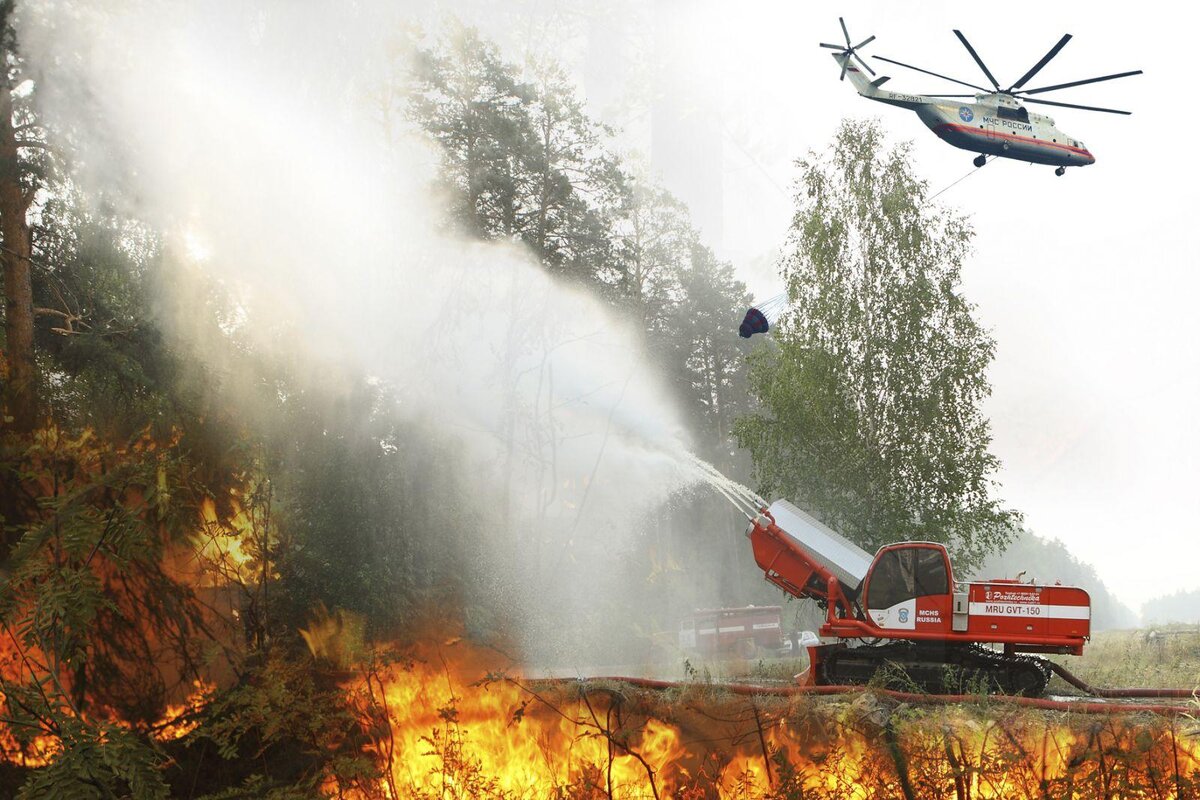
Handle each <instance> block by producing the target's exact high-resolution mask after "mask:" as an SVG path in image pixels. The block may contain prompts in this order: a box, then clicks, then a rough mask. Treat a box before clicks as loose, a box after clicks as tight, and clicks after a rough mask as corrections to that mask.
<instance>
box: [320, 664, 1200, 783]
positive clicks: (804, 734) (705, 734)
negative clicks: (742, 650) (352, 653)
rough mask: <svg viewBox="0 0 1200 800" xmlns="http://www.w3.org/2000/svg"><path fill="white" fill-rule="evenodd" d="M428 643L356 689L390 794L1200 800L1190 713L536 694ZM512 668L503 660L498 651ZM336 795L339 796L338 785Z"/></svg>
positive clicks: (587, 688) (635, 692) (568, 690)
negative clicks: (369, 712)
mask: <svg viewBox="0 0 1200 800" xmlns="http://www.w3.org/2000/svg"><path fill="white" fill-rule="evenodd" d="M488 660H489V659H488V658H487V654H485V653H480V652H479V651H476V650H473V649H471V648H468V647H467V646H466V645H464V644H461V643H459V644H451V645H449V646H441V647H437V646H428V647H425V648H422V649H420V650H419V651H418V652H417V653H416V654H414V655H413V656H412V658H411V659H410V660H407V661H404V662H397V663H394V664H391V665H388V666H385V667H381V668H378V669H375V670H373V671H372V672H371V673H370V677H369V678H367V679H364V680H361V681H359V682H358V683H357V684H356V686H355V687H354V690H355V692H356V693H357V696H358V697H359V699H360V701H362V702H363V703H365V704H370V705H372V707H374V708H375V709H376V712H377V715H378V714H379V713H382V714H386V716H387V719H388V722H389V724H388V725H386V726H381V728H380V731H378V732H377V734H376V736H375V739H374V741H375V744H374V748H375V750H376V752H377V753H378V755H379V756H380V758H381V759H382V761H383V762H384V763H386V764H389V765H390V770H388V771H387V774H386V775H385V778H384V780H383V781H382V785H381V786H380V792H381V794H382V795H383V796H385V797H392V798H421V799H422V800H424V798H505V799H506V800H507V799H508V798H609V797H611V798H666V797H671V798H684V799H685V800H699V799H700V798H705V799H706V800H707V799H708V798H713V799H714V800H715V799H716V798H738V799H739V800H741V799H742V798H745V799H746V800H749V799H750V798H764V799H765V798H771V799H775V798H778V799H779V800H783V799H784V798H788V799H790V798H809V799H818V800H824V799H825V798H839V799H841V798H864V799H866V798H897V797H899V798H903V797H910V798H922V800H924V799H925V798H956V799H957V798H963V799H965V798H1046V797H1054V798H1071V797H1081V798H1091V797H1120V798H1135V797H1136V798H1155V799H1156V800H1157V799H1158V798H1164V799H1165V798H1189V797H1198V796H1200V739H1198V738H1196V737H1195V736H1194V735H1191V734H1189V733H1188V731H1187V727H1188V726H1187V725H1186V723H1187V720H1186V719H1183V720H1179V719H1171V718H1162V717H1150V716H1133V715H1122V716H1105V717H1084V716H1079V715H1070V714H1063V713H1047V712H1042V711H1034V710H1029V709H1016V708H1012V707H1008V706H996V705H965V706H958V707H939V708H915V707H910V706H904V705H895V704H885V703H884V702H881V701H880V700H877V699H876V698H875V697H874V696H873V695H871V694H869V693H863V694H858V695H850V696H847V697H843V698H836V699H834V698H817V697H808V696H802V695H797V696H790V697H767V696H755V697H745V696H734V695H731V694H729V693H727V692H723V691H722V690H721V689H720V688H719V687H715V686H709V685H705V684H693V685H688V686H684V687H680V688H678V689H672V690H668V691H653V690H647V689H641V688H638V687H634V686H630V685H628V684H622V683H618V682H592V683H585V684H574V683H571V684H561V683H560V684H545V683H543V684H538V683H536V682H532V683H531V682H526V681H523V680H521V679H517V678H513V677H510V676H504V675H498V674H488V664H487V663H486V662H487V661H488ZM495 660H499V659H494V661H495ZM331 788H332V787H331Z"/></svg>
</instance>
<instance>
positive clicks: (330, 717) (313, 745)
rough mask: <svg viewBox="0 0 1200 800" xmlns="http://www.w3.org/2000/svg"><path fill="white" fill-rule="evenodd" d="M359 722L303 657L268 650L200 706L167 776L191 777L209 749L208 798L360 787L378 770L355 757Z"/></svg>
mask: <svg viewBox="0 0 1200 800" xmlns="http://www.w3.org/2000/svg"><path fill="white" fill-rule="evenodd" d="M361 722H362V721H361V720H360V719H359V718H358V716H357V715H356V713H355V711H354V707H353V704H352V703H350V701H349V699H348V697H347V694H346V692H345V691H343V690H341V689H339V688H338V687H337V686H336V684H334V683H333V681H331V680H328V679H327V678H323V677H322V676H321V675H320V673H318V672H317V671H316V670H314V669H313V664H312V661H311V659H308V658H306V657H303V656H301V655H299V654H298V653H292V654H290V655H289V654H286V653H283V652H276V653H273V654H272V655H270V656H269V657H268V658H267V659H266V660H265V661H264V662H263V663H262V664H261V665H260V666H258V667H257V668H255V669H254V670H252V671H250V672H249V673H248V674H247V675H246V676H245V678H244V680H243V681H241V682H240V683H239V684H238V685H236V686H234V687H232V688H231V689H229V690H228V691H225V692H222V693H219V694H218V695H217V696H216V697H215V698H214V699H213V701H212V702H211V703H210V704H209V705H208V706H207V708H206V709H205V711H204V720H203V723H202V724H201V725H200V727H198V728H197V729H196V731H195V732H194V733H193V734H191V735H190V736H189V737H188V739H187V741H186V742H185V743H184V745H185V749H184V750H183V751H181V752H180V754H179V758H180V761H181V767H180V769H179V770H178V772H177V773H175V775H174V777H175V779H176V780H177V781H179V782H181V783H182V782H185V781H188V780H190V779H192V777H193V776H192V774H190V770H191V769H193V768H195V769H197V770H199V769H202V764H203V759H204V758H205V753H209V756H208V757H209V758H211V757H212V756H211V751H213V750H215V752H216V755H217V756H218V757H219V758H220V759H222V760H223V761H224V762H226V763H225V764H222V765H220V766H218V767H215V768H213V767H210V768H209V769H208V770H206V772H207V774H206V775H205V776H204V777H203V779H202V781H201V786H203V787H204V791H206V792H210V793H211V794H209V795H207V796H208V797H210V798H217V797H238V796H255V797H262V796H275V797H293V796H295V797H309V796H314V795H315V794H317V792H316V788H317V787H318V786H320V785H322V784H323V783H325V782H326V781H327V780H333V781H335V782H336V783H337V784H338V785H340V786H341V788H342V789H350V788H353V787H354V786H356V785H363V786H365V785H368V784H370V783H371V782H372V781H374V780H376V779H378V777H379V776H380V771H379V769H378V767H377V766H376V765H375V764H374V763H373V761H372V759H371V758H370V757H369V756H367V755H366V754H364V753H363V752H362V749H361V746H362V744H363V740H362V738H361ZM239 792H241V794H239Z"/></svg>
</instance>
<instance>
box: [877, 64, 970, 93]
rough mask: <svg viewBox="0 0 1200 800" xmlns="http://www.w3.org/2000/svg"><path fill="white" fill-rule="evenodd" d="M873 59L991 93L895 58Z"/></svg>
mask: <svg viewBox="0 0 1200 800" xmlns="http://www.w3.org/2000/svg"><path fill="white" fill-rule="evenodd" d="M871 57H872V58H877V59H879V60H880V61H886V62H888V63H889V64H895V65H897V66H900V67H905V68H907V69H912V70H916V71H917V72H924V73H925V74H926V75H932V76H933V77H935V78H941V79H942V80H947V81H950V82H951V83H960V84H962V85H963V86H970V87H971V88H972V89H978V90H979V91H981V92H990V91H991V90H990V89H985V88H983V87H982V86H976V85H975V84H973V83H967V82H966V81H960V80H959V79H958V78H951V77H950V76H949V75H941V74H939V73H937V72H930V71H929V70H927V69H921V68H920V67H914V66H913V65H912V64H905V63H904V62H903V61H896V60H895V59H893V58H884V57H883V56H871Z"/></svg>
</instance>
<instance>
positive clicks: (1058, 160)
mask: <svg viewBox="0 0 1200 800" xmlns="http://www.w3.org/2000/svg"><path fill="white" fill-rule="evenodd" d="M838 21H839V22H840V23H841V24H842V34H843V35H844V36H845V38H846V44H845V45H840V44H827V43H825V42H822V43H821V47H827V48H829V49H831V50H836V51H837V52H836V53H834V54H833V58H834V60H835V61H836V62H837V63H838V66H840V67H841V68H842V75H841V80H845V79H846V76H847V75H849V76H850V82H851V83H852V84H853V85H854V88H855V89H857V90H858V93H859V94H861V95H862V96H863V97H866V98H869V99H871V100H876V101H878V102H880V103H887V104H889V105H894V106H900V107H901V108H907V109H910V110H912V111H915V112H916V114H917V116H918V117H920V119H921V122H923V123H925V125H926V126H927V127H928V128H929V129H930V130H932V131H933V132H934V133H936V134H937V135H938V136H939V137H940V138H941V139H943V140H944V141H945V142H946V143H947V144H951V145H954V146H955V147H958V148H961V149H963V150H969V151H971V152H973V153H978V154H979V155H978V156H976V157H975V162H974V163H975V166H976V167H982V166H983V165H984V164H986V163H987V159H988V156H995V157H999V158H1012V159H1016V160H1017V161H1028V162H1030V163H1031V164H1046V165H1048V166H1052V167H1055V168H1056V169H1055V170H1054V174H1055V175H1062V174H1063V173H1065V172H1066V170H1067V167H1086V166H1087V165H1088V164H1094V163H1096V157H1095V156H1094V155H1092V152H1091V151H1090V150H1088V148H1087V146H1086V145H1084V143H1083V142H1081V141H1080V140H1078V139H1076V138H1075V137H1074V136H1071V135H1070V134H1068V133H1065V132H1063V131H1061V130H1059V129H1058V127H1056V125H1055V122H1054V120H1053V119H1051V118H1050V117H1048V116H1046V115H1044V114H1035V113H1032V112H1030V111H1029V110H1028V109H1027V108H1025V104H1026V103H1034V104H1037V105H1047V106H1058V107H1060V108H1075V109H1081V110H1083V111H1103V112H1105V113H1107V114H1129V113H1130V112H1128V111H1120V110H1118V109H1115V108H1101V107H1099V106H1085V105H1079V104H1077V103H1066V102H1062V101H1058V100H1043V99H1041V98H1036V97H1030V95H1035V94H1044V93H1046V92H1056V91H1059V90H1061V89H1070V88H1073V87H1076V86H1084V85H1086V84H1089V83H1100V82H1101V81H1111V80H1116V79H1117V78H1127V77H1129V76H1130V75H1140V74H1141V73H1142V71H1141V70H1140V69H1137V70H1132V71H1130V72H1118V73H1114V74H1112V75H1102V76H1100V77H1098V78H1085V79H1083V80H1078V81H1068V82H1067V83H1056V84H1053V85H1051V86H1040V87H1037V88H1034V89H1026V88H1023V87H1024V86H1025V84H1027V83H1028V82H1029V81H1030V80H1032V79H1033V77H1034V76H1035V75H1037V74H1038V73H1039V72H1040V71H1041V70H1042V68H1043V67H1045V66H1046V64H1048V63H1050V60H1051V59H1052V58H1054V57H1055V56H1057V55H1058V52H1059V51H1060V50H1062V49H1063V47H1065V46H1066V44H1067V42H1069V41H1070V40H1071V34H1069V33H1068V34H1064V35H1063V37H1062V38H1061V39H1059V40H1058V43H1057V44H1055V45H1054V47H1051V48H1050V51H1049V52H1048V53H1046V55H1044V56H1042V58H1041V60H1040V61H1038V62H1037V63H1036V64H1034V65H1033V66H1032V67H1030V68H1029V71H1028V72H1026V73H1025V74H1024V75H1022V76H1021V77H1020V78H1019V79H1018V80H1017V82H1016V83H1014V84H1012V85H1011V86H1009V87H1008V88H1006V89H1001V88H1000V83H999V81H997V80H996V78H995V76H993V75H992V72H991V70H989V69H988V68H987V65H986V64H984V63H983V59H982V58H980V57H979V53H977V52H976V51H975V48H974V47H972V46H971V43H970V42H968V41H967V37H966V36H964V35H963V34H962V31H959V30H956V31H954V35H955V36H957V37H958V40H959V41H960V42H962V44H963V47H965V48H967V52H968V53H970V54H971V58H973V59H974V60H975V63H976V64H978V65H979V68H980V70H982V71H983V74H984V75H985V76H986V77H987V80H988V83H990V84H991V88H990V89H989V88H987V87H984V86H979V85H976V84H974V83H968V82H967V81H962V80H958V79H957V78H951V77H949V76H947V75H942V74H940V73H937V72H931V71H930V70H927V69H922V68H921V67H914V66H913V65H911V64H905V63H903V62H901V61H896V60H894V59H890V58H884V57H883V56H874V58H876V59H877V60H879V61H886V62H888V63H889V64H896V65H897V66H901V67H904V68H905V69H911V70H914V71H916V72H920V73H923V74H925V75H932V76H933V77H935V78H942V79H943V80H947V81H950V82H951V83H957V84H959V85H961V86H967V87H969V88H971V89H976V90H978V92H977V93H974V94H934V95H914V94H898V93H896V92H891V91H885V90H883V89H881V88H880V87H882V86H883V84H884V83H886V82H887V81H889V80H890V78H889V77H888V76H887V75H883V76H880V77H878V78H876V77H875V70H873V69H871V67H870V66H868V65H867V62H865V61H863V60H862V58H861V57H860V56H859V54H858V50H859V49H860V48H862V47H865V46H866V45H867V44H869V43H870V42H873V41H874V40H875V37H874V36H869V37H867V38H866V39H864V40H863V41H861V42H859V43H858V44H851V43H850V32H849V31H848V30H847V29H846V22H845V20H843V19H842V18H841V17H839V18H838ZM856 62H857V63H856ZM860 67H861V69H860ZM864 70H865V71H866V74H864V72H863V71H864ZM867 75H870V76H871V77H867ZM960 97H971V98H974V102H971V103H962V104H960V103H961V101H956V100H951V99H950V98H960Z"/></svg>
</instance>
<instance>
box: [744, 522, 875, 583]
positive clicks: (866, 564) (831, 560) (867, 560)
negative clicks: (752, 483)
mask: <svg viewBox="0 0 1200 800" xmlns="http://www.w3.org/2000/svg"><path fill="white" fill-rule="evenodd" d="M767 510H768V511H770V512H771V516H773V517H775V524H776V525H778V526H779V527H780V528H782V529H783V530H784V532H785V533H787V534H788V535H789V536H791V537H792V538H793V539H795V540H796V541H797V542H798V543H799V544H800V546H801V547H803V548H804V549H805V550H807V551H809V552H810V553H812V555H813V557H814V558H815V559H816V560H817V561H819V562H820V563H821V564H822V565H823V566H824V567H825V568H826V569H828V570H829V571H830V572H832V573H833V574H834V575H836V576H837V579H838V581H839V582H841V584H842V586H844V587H846V588H847V589H849V590H851V591H854V590H856V589H858V586H859V584H860V583H862V581H863V578H865V577H866V576H867V570H869V569H870V568H871V556H870V555H869V554H868V553H867V551H865V550H863V549H862V548H861V547H859V546H858V545H856V544H855V543H854V542H852V541H850V540H849V539H847V538H846V537H845V536H842V535H841V534H840V533H838V532H837V531H835V530H834V529H833V528H830V527H829V526H828V525H825V524H823V523H822V522H820V521H819V520H817V519H816V518H815V517H813V516H812V515H810V514H807V513H805V512H804V511H801V510H800V509H799V508H796V506H794V505H792V504H791V503H789V502H788V501H787V500H776V501H775V502H774V503H772V504H771V505H770V507H769V508H768V509H767Z"/></svg>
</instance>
